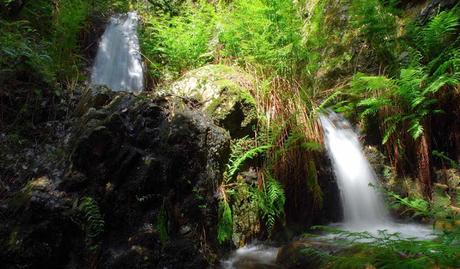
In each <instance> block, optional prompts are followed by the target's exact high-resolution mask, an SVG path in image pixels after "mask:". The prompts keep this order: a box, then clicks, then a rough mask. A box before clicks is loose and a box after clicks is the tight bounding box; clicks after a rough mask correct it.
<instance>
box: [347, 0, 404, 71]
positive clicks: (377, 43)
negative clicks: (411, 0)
mask: <svg viewBox="0 0 460 269" xmlns="http://www.w3.org/2000/svg"><path fill="white" fill-rule="evenodd" d="M350 23H351V26H352V27H354V28H356V29H359V32H360V34H361V35H362V37H363V38H364V39H365V40H366V41H367V42H368V43H369V44H370V46H372V48H373V49H374V51H375V52H376V53H377V57H378V58H379V59H380V60H381V61H384V62H385V63H388V64H393V63H394V61H395V56H394V55H395V50H396V42H395V40H396V30H397V27H396V18H395V16H394V15H393V14H392V13H391V10H390V9H388V8H387V7H385V6H384V5H382V4H381V3H380V1H379V0H354V1H352V2H351V7H350Z"/></svg>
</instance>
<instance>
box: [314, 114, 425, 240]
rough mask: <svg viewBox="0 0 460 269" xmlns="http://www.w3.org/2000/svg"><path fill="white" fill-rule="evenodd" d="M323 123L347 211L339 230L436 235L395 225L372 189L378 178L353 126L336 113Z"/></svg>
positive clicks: (417, 227)
mask: <svg viewBox="0 0 460 269" xmlns="http://www.w3.org/2000/svg"><path fill="white" fill-rule="evenodd" d="M320 121H321V125H322V127H323V130H324V140H325V144H326V149H327V153H328V155H329V158H330V159H331V161H332V166H333V169H334V174H335V176H336V178H337V184H338V186H339V189H340V196H341V200H342V205H343V211H344V222H343V223H342V224H341V225H340V226H341V227H342V228H343V229H345V230H349V231H367V232H371V233H376V232H377V231H379V230H386V231H387V232H390V233H395V232H397V233H400V234H401V235H402V236H404V237H418V238H429V237H432V236H431V235H432V232H433V231H432V230H431V229H429V228H428V227H425V226H423V225H417V224H401V223H396V222H395V221H394V220H393V219H392V218H391V216H390V215H389V213H388V210H387V209H386V207H385V204H384V202H383V198H382V197H381V195H380V194H379V193H378V192H377V191H376V190H375V188H373V187H372V186H371V185H376V183H377V179H376V175H375V172H374V170H373V169H372V167H371V165H370V164H369V161H368V160H367V159H366V156H365V155H364V153H363V150H362V146H361V144H360V142H359V138H358V135H357V134H356V133H355V132H354V130H353V128H352V126H351V124H350V123H349V122H348V121H347V120H346V119H344V118H343V117H341V116H340V115H338V114H336V113H334V112H329V113H328V114H327V115H321V116H320Z"/></svg>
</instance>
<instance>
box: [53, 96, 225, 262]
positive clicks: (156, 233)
mask: <svg viewBox="0 0 460 269" xmlns="http://www.w3.org/2000/svg"><path fill="white" fill-rule="evenodd" d="M99 95H100V94H99ZM99 95H95V96H94V97H92V98H96V97H97V98H99V97H100V96H99ZM103 97H104V98H101V99H103V101H101V102H93V101H94V100H93V101H91V100H89V103H90V104H93V106H92V107H89V108H86V112H85V113H84V115H83V117H82V118H81V120H80V121H79V123H78V124H77V125H76V127H75V131H74V135H73V136H72V138H71V142H70V143H71V148H72V149H73V150H72V164H73V169H72V171H71V172H69V173H68V177H67V178H66V179H65V180H64V181H63V182H62V183H61V184H60V187H61V188H62V189H63V190H65V191H67V192H72V193H76V194H78V195H79V196H81V195H82V194H85V195H86V196H90V197H94V199H95V200H97V202H98V204H99V206H100V210H101V212H102V214H103V215H104V220H105V233H104V236H103V238H102V239H101V244H102V246H103V247H102V253H101V257H102V259H101V261H100V263H101V268H205V267H206V266H207V264H208V262H209V260H208V258H207V256H206V255H205V253H209V252H210V250H209V249H212V247H211V246H216V245H217V239H216V234H217V232H216V230H215V229H216V226H217V199H216V196H215V193H216V190H217V188H218V186H219V185H220V183H221V180H222V178H223V172H224V168H225V163H226V162H227V159H228V155H229V145H230V136H229V134H228V132H227V131H226V130H224V129H223V128H221V127H218V126H216V125H215V124H214V123H213V121H212V120H211V119H210V118H209V117H208V115H206V114H205V113H203V112H201V111H197V110H194V109H193V105H192V104H190V103H186V102H184V101H183V99H181V98H178V97H174V96H168V97H155V96H148V95H144V94H142V95H140V96H134V95H132V94H124V93H117V94H115V95H114V94H109V95H105V94H104V95H103ZM90 99H91V98H90ZM101 104H102V106H101ZM203 233H204V234H206V236H205V237H203ZM147 238H148V240H147ZM202 238H206V240H207V241H205V242H203V241H202ZM203 246H206V249H203ZM177 252H180V253H181V254H180V255H181V256H180V258H178V257H177ZM184 264H188V265H189V267H184Z"/></svg>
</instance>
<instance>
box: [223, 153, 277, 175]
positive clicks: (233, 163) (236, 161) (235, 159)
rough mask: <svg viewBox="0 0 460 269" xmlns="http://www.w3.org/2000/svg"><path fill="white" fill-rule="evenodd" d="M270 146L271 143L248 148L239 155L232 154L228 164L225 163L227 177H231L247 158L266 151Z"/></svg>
mask: <svg viewBox="0 0 460 269" xmlns="http://www.w3.org/2000/svg"><path fill="white" fill-rule="evenodd" d="M270 148H271V145H263V146H259V147H255V148H253V149H250V150H248V151H246V152H245V153H243V154H242V155H240V156H235V155H233V156H232V157H231V158H230V160H229V164H227V172H226V174H227V178H228V179H231V178H233V177H234V176H235V175H236V173H237V172H238V171H239V169H240V168H241V166H242V165H243V164H244V163H245V162H246V161H247V160H250V159H253V158H254V157H256V156H258V155H260V154H262V153H264V152H266V151H267V150H268V149H270Z"/></svg>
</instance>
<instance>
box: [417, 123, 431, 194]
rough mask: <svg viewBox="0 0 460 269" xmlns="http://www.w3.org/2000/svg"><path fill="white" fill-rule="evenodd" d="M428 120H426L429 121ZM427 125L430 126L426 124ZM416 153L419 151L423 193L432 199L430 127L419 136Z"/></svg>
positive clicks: (418, 157) (418, 163)
mask: <svg viewBox="0 0 460 269" xmlns="http://www.w3.org/2000/svg"><path fill="white" fill-rule="evenodd" d="M427 122H428V121H426V123H427ZM425 127H428V125H427V124H425ZM415 143H416V146H415V147H416V153H417V169H418V173H417V174H418V179H419V180H420V182H421V183H422V187H423V194H424V195H425V197H428V198H429V199H430V200H431V194H432V190H431V164H430V137H429V128H425V130H424V131H423V134H422V135H421V136H420V137H419V138H417V140H416V141H415Z"/></svg>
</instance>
